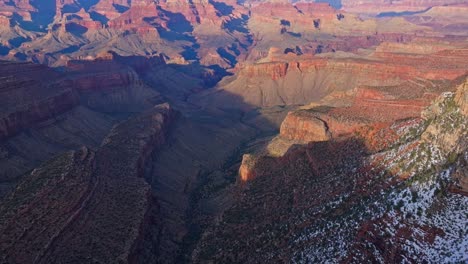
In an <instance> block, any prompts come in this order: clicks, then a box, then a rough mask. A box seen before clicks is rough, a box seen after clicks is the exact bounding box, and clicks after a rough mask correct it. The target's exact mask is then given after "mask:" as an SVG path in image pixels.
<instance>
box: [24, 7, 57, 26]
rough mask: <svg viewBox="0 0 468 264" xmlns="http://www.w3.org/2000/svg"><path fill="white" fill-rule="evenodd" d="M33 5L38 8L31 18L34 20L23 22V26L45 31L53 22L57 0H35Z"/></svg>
mask: <svg viewBox="0 0 468 264" xmlns="http://www.w3.org/2000/svg"><path fill="white" fill-rule="evenodd" d="M31 5H32V6H33V7H35V8H36V9H37V12H32V13H31V20H32V21H34V22H23V23H22V26H23V27H24V29H26V30H37V31H43V32H45V31H46V30H47V26H48V25H49V24H50V23H52V22H53V20H54V16H55V11H56V1H55V0H34V1H31Z"/></svg>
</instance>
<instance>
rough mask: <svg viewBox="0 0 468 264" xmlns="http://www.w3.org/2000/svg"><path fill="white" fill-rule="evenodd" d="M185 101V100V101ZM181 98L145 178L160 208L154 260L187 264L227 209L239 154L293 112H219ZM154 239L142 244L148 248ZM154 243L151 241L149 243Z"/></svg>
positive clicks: (173, 100)
mask: <svg viewBox="0 0 468 264" xmlns="http://www.w3.org/2000/svg"><path fill="white" fill-rule="evenodd" d="M189 98H190V97H189ZM189 98H184V99H183V100H181V101H179V100H177V99H176V98H172V100H171V98H169V101H172V102H171V103H172V104H173V105H181V104H182V105H184V106H183V107H179V108H178V110H179V112H180V114H179V117H178V119H177V120H176V121H175V124H174V125H173V126H172V128H171V131H170V133H169V139H168V142H167V144H166V145H165V146H163V148H162V149H161V150H160V151H159V152H158V153H157V156H153V158H154V159H153V161H152V162H149V165H148V168H147V172H146V176H145V178H146V179H147V181H148V182H150V183H151V185H152V189H153V195H154V196H155V197H156V199H157V200H158V203H159V206H160V207H159V208H158V210H157V211H158V212H159V214H160V216H161V217H160V218H159V219H160V221H162V225H161V226H162V228H160V229H159V228H157V231H156V232H157V233H158V235H157V237H158V238H157V240H158V242H159V243H160V245H159V249H160V250H161V251H160V252H159V254H158V255H159V260H160V261H162V262H167V263H171V262H174V261H177V262H189V261H190V254H191V251H192V250H193V248H194V246H195V243H196V242H197V241H198V239H199V236H200V235H201V233H202V231H203V229H204V228H205V227H206V226H207V225H208V224H209V223H210V222H211V220H212V219H214V218H215V217H216V216H217V215H219V214H220V213H221V212H222V211H223V209H225V208H226V206H229V204H230V201H231V200H232V195H233V193H232V192H231V191H230V189H231V187H232V186H233V183H234V182H235V181H236V179H237V169H238V167H239V165H240V161H241V158H242V156H241V153H243V152H244V150H245V149H246V148H249V147H250V148H251V147H252V146H251V144H255V142H256V141H258V139H259V138H265V137H267V138H269V137H270V136H271V135H273V134H275V133H276V131H277V129H278V128H279V122H280V121H281V120H282V118H283V117H284V116H285V115H286V113H287V112H288V110H290V109H291V108H292V107H277V108H272V109H270V110H267V112H268V113H267V115H270V116H271V117H272V119H274V120H277V121H276V122H271V121H269V120H266V119H265V118H264V117H262V116H261V115H260V113H256V111H252V112H248V113H243V112H240V111H239V112H235V111H226V112H224V111H220V110H219V109H216V108H213V109H209V108H206V107H202V106H199V105H197V104H196V103H193V102H191V100H188V99H189ZM152 241H154V240H150V241H147V243H152ZM153 243H154V242H153Z"/></svg>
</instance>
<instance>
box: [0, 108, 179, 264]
mask: <svg viewBox="0 0 468 264" xmlns="http://www.w3.org/2000/svg"><path fill="white" fill-rule="evenodd" d="M173 115H174V112H173V111H172V109H171V108H170V107H169V106H168V105H167V104H165V105H159V106H156V107H155V108H154V109H151V110H150V111H148V112H146V113H143V114H141V115H140V116H137V117H135V118H132V119H129V120H128V121H125V122H123V123H121V124H119V125H117V126H115V127H114V129H113V130H112V131H111V132H110V134H109V135H108V136H107V137H106V139H105V140H104V141H103V143H102V145H101V147H100V148H99V149H98V150H97V151H96V152H93V151H91V150H89V149H86V148H83V149H82V150H80V151H76V152H71V153H68V154H65V155H63V156H61V157H58V158H56V159H55V160H53V161H51V162H48V163H46V164H44V165H43V166H41V167H39V168H38V169H36V170H34V171H33V172H32V173H31V175H30V177H26V178H25V179H24V182H23V183H22V184H20V186H19V188H18V189H17V190H15V191H14V192H13V193H12V194H11V195H10V196H9V198H7V199H6V200H5V201H4V202H3V203H2V204H1V206H0V208H1V209H0V210H2V212H4V213H2V217H1V220H0V223H1V224H0V227H1V228H3V229H5V230H4V231H2V242H3V243H2V244H1V245H0V247H1V251H2V252H3V254H2V261H5V262H8V263H24V262H36V263H50V262H51V261H58V262H70V261H71V262H74V261H78V262H85V263H88V262H89V263H91V262H92V261H101V262H109V261H110V262H122V261H123V262H127V261H131V259H130V258H131V257H132V254H133V251H134V250H136V248H137V246H138V243H139V242H140V241H139V240H141V239H142V232H143V229H144V228H145V218H146V214H147V212H148V210H149V208H150V207H151V206H152V198H151V194H150V187H149V185H148V184H147V183H146V182H145V180H144V179H143V169H144V166H145V163H146V159H147V158H148V156H149V155H150V154H151V153H152V152H153V150H155V149H158V148H159V147H160V146H161V145H162V144H163V143H164V140H165V134H166V131H167V129H168V126H169V124H170V123H171V122H172V120H173V118H174V116H173ZM69 188H73V189H74V191H73V192H70V191H69V190H70V189H69ZM45 193H46V194H47V195H44V194H45ZM57 201H60V203H57ZM21 208H23V209H21ZM24 208H27V209H24ZM25 210H26V211H25ZM34 212H38V213H39V215H36V214H35V213H34ZM19 215H21V216H19ZM18 217H20V218H21V219H22V220H24V223H26V224H27V225H28V226H29V228H28V231H27V232H26V233H25V232H23V231H24V229H23V228H24V225H23V224H22V223H23V222H17V221H16V219H17V218H18ZM28 219H29V220H28ZM51 222H53V223H54V224H51ZM44 227H45V228H46V229H44ZM6 230H8V231H6ZM45 233H47V235H44V234H45ZM25 236H27V237H29V239H24V237H25ZM83 239H85V240H88V241H90V242H89V243H82V242H83ZM12 242H13V244H11V243H12ZM22 243H27V244H29V246H25V245H23V244H22ZM12 245H14V246H12ZM31 245H36V246H35V247H31ZM86 256H92V258H93V259H94V260H91V259H87V258H86Z"/></svg>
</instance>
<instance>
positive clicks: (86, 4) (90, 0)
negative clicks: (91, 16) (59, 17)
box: [78, 0, 99, 11]
mask: <svg viewBox="0 0 468 264" xmlns="http://www.w3.org/2000/svg"><path fill="white" fill-rule="evenodd" d="M78 3H79V4H80V6H82V7H83V8H84V10H86V11H88V10H89V9H90V8H91V7H92V6H93V5H95V4H97V3H99V0H84V1H83V0H81V1H78Z"/></svg>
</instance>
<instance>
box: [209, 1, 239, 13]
mask: <svg viewBox="0 0 468 264" xmlns="http://www.w3.org/2000/svg"><path fill="white" fill-rule="evenodd" d="M209 3H210V4H212V5H213V6H214V8H215V9H216V11H218V12H217V15H218V16H229V15H231V14H232V11H234V8H233V7H232V6H230V5H228V4H226V3H223V2H217V1H213V0H209Z"/></svg>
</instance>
